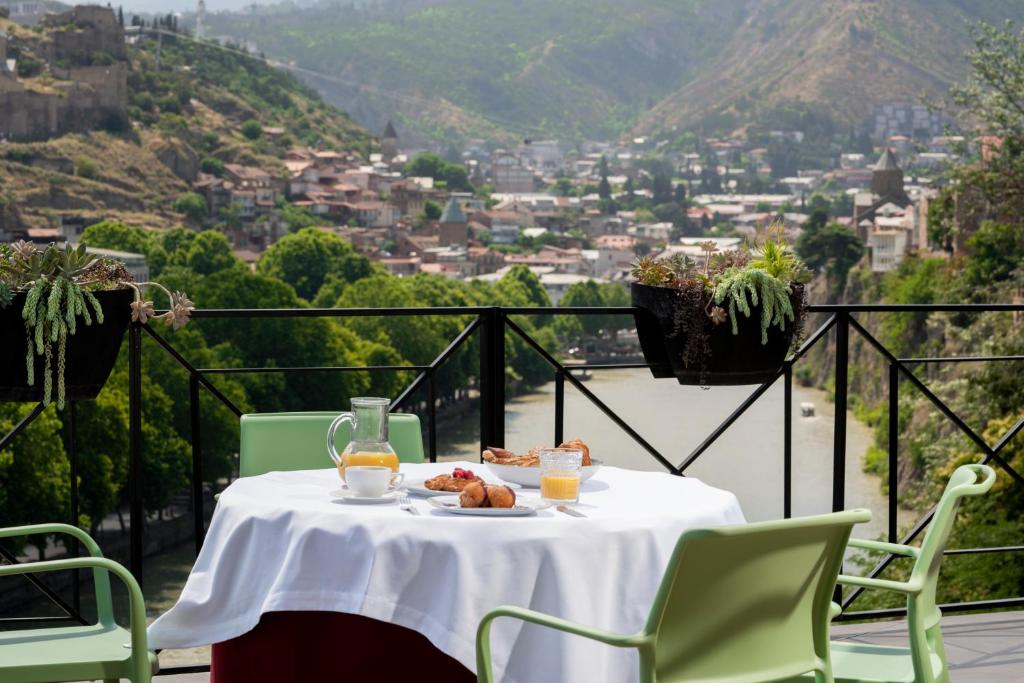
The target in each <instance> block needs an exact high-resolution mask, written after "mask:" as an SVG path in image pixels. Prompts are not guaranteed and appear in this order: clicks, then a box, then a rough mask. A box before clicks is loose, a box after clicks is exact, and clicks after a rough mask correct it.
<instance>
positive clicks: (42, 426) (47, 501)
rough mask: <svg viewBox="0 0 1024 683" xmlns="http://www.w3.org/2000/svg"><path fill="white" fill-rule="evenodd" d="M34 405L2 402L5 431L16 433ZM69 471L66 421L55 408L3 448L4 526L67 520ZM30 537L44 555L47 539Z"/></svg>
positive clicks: (0, 523) (0, 513)
mask: <svg viewBox="0 0 1024 683" xmlns="http://www.w3.org/2000/svg"><path fill="white" fill-rule="evenodd" d="M31 409H32V406H29V405H18V404H13V403H0V434H7V433H8V432H10V431H11V429H13V428H14V426H15V425H16V424H17V423H18V422H20V421H21V419H22V418H24V417H25V415H26V414H27V413H28V412H29V411H30V410H31ZM69 473H70V466H69V464H68V459H67V456H66V455H65V453H64V446H63V443H62V442H61V422H60V420H59V419H58V417H57V414H56V409H55V408H53V407H50V408H47V409H46V410H45V411H43V413H42V414H41V415H40V416H39V417H37V418H36V419H35V420H34V421H33V422H32V424H30V425H29V426H28V427H27V428H26V430H25V432H24V433H22V434H20V435H19V436H18V437H17V438H16V439H15V440H14V442H13V443H12V444H11V445H10V446H9V447H8V448H6V449H4V450H3V451H0V527H8V526H19V525H22V524H33V523H38V522H40V521H42V520H49V521H55V520H62V519H67V514H68V501H69V496H70V493H69V492H70V483H69V481H70V480H69V476H68V475H69ZM29 541H30V542H31V543H32V544H33V545H35V546H36V548H38V550H39V557H40V559H42V557H43V552H44V551H45V548H46V538H45V537H43V536H33V537H31V538H30V539H29Z"/></svg>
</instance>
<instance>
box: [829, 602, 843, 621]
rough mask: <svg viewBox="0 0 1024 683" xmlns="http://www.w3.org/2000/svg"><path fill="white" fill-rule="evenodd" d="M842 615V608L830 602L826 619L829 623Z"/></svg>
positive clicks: (836, 603)
mask: <svg viewBox="0 0 1024 683" xmlns="http://www.w3.org/2000/svg"><path fill="white" fill-rule="evenodd" d="M842 613H843V607H842V605H840V604H839V603H838V602H830V603H829V604H828V618H829V621H831V620H832V619H835V618H836V617H838V616H839V615H840V614H842Z"/></svg>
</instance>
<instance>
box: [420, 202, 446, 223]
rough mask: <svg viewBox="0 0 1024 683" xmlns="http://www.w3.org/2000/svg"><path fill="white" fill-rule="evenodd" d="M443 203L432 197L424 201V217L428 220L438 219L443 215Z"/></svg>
mask: <svg viewBox="0 0 1024 683" xmlns="http://www.w3.org/2000/svg"><path fill="white" fill-rule="evenodd" d="M441 213H442V209H441V205H440V204H438V203H437V202H435V201H433V200H432V199H428V200H427V201H425V202H423V218H424V219H426V220H428V221H436V220H437V219H438V218H440V217H441Z"/></svg>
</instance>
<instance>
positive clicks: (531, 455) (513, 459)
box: [483, 439, 592, 467]
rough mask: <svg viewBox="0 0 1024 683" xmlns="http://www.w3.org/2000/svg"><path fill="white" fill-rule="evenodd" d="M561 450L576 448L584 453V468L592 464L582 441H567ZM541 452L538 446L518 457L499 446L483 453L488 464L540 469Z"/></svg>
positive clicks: (587, 448)
mask: <svg viewBox="0 0 1024 683" xmlns="http://www.w3.org/2000/svg"><path fill="white" fill-rule="evenodd" d="M558 447H559V448H574V449H578V450H581V451H583V466H584V467H589V466H590V465H591V464H592V462H591V460H590V448H589V447H588V446H587V444H585V443H583V441H582V440H581V439H572V440H571V441H565V442H563V443H561V444H559V446H558ZM540 451H541V447H540V446H537V447H535V448H531V449H530V451H529V452H528V453H527V454H526V455H516V454H515V453H513V452H512V451H510V450H507V449H505V448H499V447H498V446H488V447H487V450H485V451H484V452H483V457H484V460H485V461H486V462H490V463H494V464H495V465H512V466H513V467H539V466H540Z"/></svg>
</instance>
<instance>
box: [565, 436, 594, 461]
mask: <svg viewBox="0 0 1024 683" xmlns="http://www.w3.org/2000/svg"><path fill="white" fill-rule="evenodd" d="M558 447H559V448H578V449H579V450H581V451H583V466H584V467H590V448H589V447H588V446H587V444H585V443H583V440H582V439H573V440H572V441H566V442H565V443H563V444H560V445H559V446H558Z"/></svg>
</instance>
